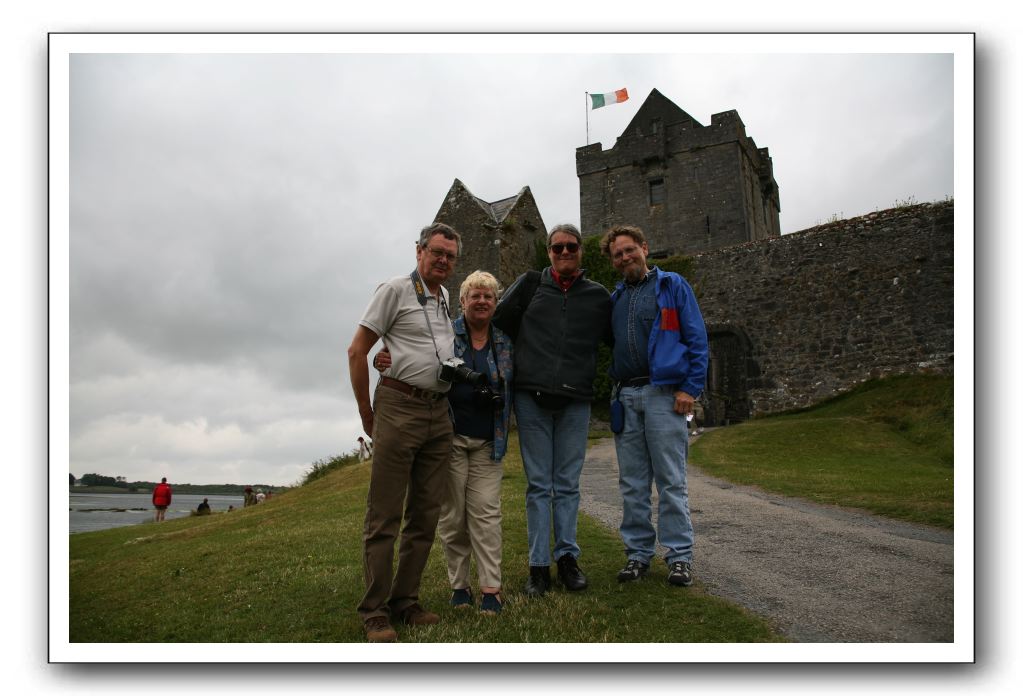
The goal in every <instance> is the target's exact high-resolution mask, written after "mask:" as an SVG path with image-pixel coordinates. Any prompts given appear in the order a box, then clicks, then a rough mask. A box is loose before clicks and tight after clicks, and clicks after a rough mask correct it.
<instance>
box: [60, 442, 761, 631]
mask: <svg viewBox="0 0 1023 696" xmlns="http://www.w3.org/2000/svg"><path fill="white" fill-rule="evenodd" d="M512 440H513V443H512V447H511V451H510V452H509V455H508V457H507V458H506V459H505V480H504V484H503V489H502V490H503V505H504V524H503V528H504V540H505V543H504V580H505V593H504V594H505V602H506V604H505V610H504V612H503V613H502V615H501V616H500V617H496V618H492V617H483V616H480V615H479V612H476V611H464V610H463V611H456V610H454V609H451V608H450V607H449V606H448V605H447V599H448V597H449V589H448V586H447V579H446V573H445V570H444V563H443V557H442V552H441V548H440V545H439V543H438V544H436V545H435V546H434V550H433V553H432V555H431V560H430V564H429V566H428V567H427V570H426V573H425V577H424V581H423V587H422V593H421V599H422V601H423V603H424V604H425V605H426V606H427V607H428V608H430V609H433V610H434V611H437V612H439V613H440V614H441V617H442V622H441V623H440V624H438V625H436V626H429V627H420V628H417V629H415V630H404V629H400V630H399V635H400V639H401V640H402V641H403V642H414V641H419V642H634V643H638V642H763V641H778V640H780V638H779V637H778V636H777V634H775V633H773V632H772V630H771V629H770V627H769V626H768V625H767V623H766V622H764V621H763V620H761V619H760V618H758V617H755V616H753V615H751V614H750V613H748V612H747V611H745V610H744V609H741V608H739V607H736V606H734V605H731V604H729V603H727V602H725V601H723V600H721V599H718V598H715V597H711V596H709V595H707V594H706V593H705V592H704V591H703V590H702V588H701V587H700V586H699V582H697V585H695V586H694V587H691V588H687V589H681V588H674V587H670V586H668V585H667V584H666V582H665V578H666V569H665V568H664V566H663V564H658V565H656V566H655V567H654V568H653V569H652V571H651V576H650V577H649V578H647V579H645V580H644V581H642V582H640V583H635V584H626V585H619V584H618V582H617V581H616V579H615V574H616V572H617V571H618V569H619V567H620V566H621V564H622V563H623V561H624V554H623V553H622V547H621V542H620V541H619V539H618V537H617V534H616V533H614V532H612V531H609V530H607V529H605V528H603V527H601V526H600V525H599V524H597V523H596V522H594V521H593V520H591V519H589V518H587V517H585V516H582V519H580V524H579V541H580V546H581V547H582V549H583V558H582V559H581V564H582V566H583V568H584V570H585V571H586V572H587V574H588V575H589V578H590V582H591V586H590V589H589V590H587V591H586V592H582V593H578V594H571V595H569V594H568V593H567V592H565V591H564V590H562V589H560V587H559V588H558V589H556V590H555V591H554V592H553V593H551V594H549V595H548V596H547V597H544V598H542V599H540V600H532V601H529V600H527V599H526V598H525V597H524V596H523V595H522V594H521V588H522V585H523V584H524V583H525V579H526V572H527V566H528V561H527V548H526V532H525V511H524V499H523V491H524V490H525V479H524V476H523V473H522V463H521V460H520V459H519V455H518V449H517V445H516V443H515V438H512ZM368 472H369V468H368V465H365V464H354V465H352V466H348V467H343V468H341V469H339V470H337V471H333V472H331V473H329V474H327V475H325V476H323V477H322V478H321V479H319V480H316V481H314V482H313V483H310V484H308V485H306V486H303V487H301V488H298V489H294V490H291V491H289V492H287V493H284V494H281V495H276V496H274V497H273V498H272V499H271V500H270V501H269V502H267V503H265V504H262V505H258V506H255V507H250V508H245V509H242V510H237V511H235V512H231V513H220V514H215V515H212V516H209V517H190V518H185V519H179V520H172V521H168V522H164V523H161V524H155V523H147V524H142V525H137V526H134V527H122V528H119V529H110V530H105V531H101V532H91V533H83V534H74V535H72V536H71V538H70V544H71V551H70V559H69V560H70V606H71V611H70V640H71V641H72V642H80V641H84V642H90V641H112V642H117V641H132V642H150V641H152V642H175V641H180V642H260V641H266V642H328V641H333V642H353V641H358V642H361V641H362V640H363V635H362V630H361V624H360V622H359V619H358V616H357V615H356V613H355V606H356V605H357V604H358V601H359V599H360V598H361V595H362V591H363V585H362V567H361V531H362V521H363V515H364V511H365V499H366V488H367V484H368Z"/></svg>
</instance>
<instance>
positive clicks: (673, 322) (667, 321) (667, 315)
mask: <svg viewBox="0 0 1023 696" xmlns="http://www.w3.org/2000/svg"><path fill="white" fill-rule="evenodd" d="M678 330H679V325H678V312H676V311H675V310H674V309H670V308H668V307H664V308H663V309H661V331H678Z"/></svg>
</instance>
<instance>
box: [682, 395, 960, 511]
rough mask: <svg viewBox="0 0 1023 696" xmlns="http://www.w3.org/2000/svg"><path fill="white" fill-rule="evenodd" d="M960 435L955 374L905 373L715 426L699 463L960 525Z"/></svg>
mask: <svg viewBox="0 0 1023 696" xmlns="http://www.w3.org/2000/svg"><path fill="white" fill-rule="evenodd" d="M952 443H953V419H952V379H951V378H949V377H934V376H913V377H896V378H890V379H886V380H880V381H877V382H871V383H867V384H865V385H862V386H861V387H859V388H857V389H856V390H853V391H852V392H849V393H848V394H845V395H843V396H841V397H838V398H837V399H834V400H832V401H829V402H827V403H825V404H823V405H821V406H818V407H815V408H812V409H808V410H805V411H802V412H797V413H790V414H783V415H779V416H773V417H769V418H763V419H757V420H753V421H750V422H748V423H743V424H741V425H738V426H735V427H730V428H723V429H720V430H714V431H710V432H707V433H705V434H704V435H702V436H701V437H700V439H699V441H698V442H697V443H695V444H694V446H693V449H692V452H691V454H690V461H691V462H692V463H693V464H694V465H696V466H699V467H700V468H701V469H703V470H704V471H706V472H707V473H709V474H711V475H713V476H718V477H721V478H724V479H727V480H729V481H733V482H735V483H742V484H748V485H755V486H759V487H761V488H763V489H765V490H768V491H773V492H776V493H781V494H784V495H789V496H796V497H800V498H806V499H808V500H812V501H814V502H818V503H826V504H831V505H842V506H849V507H857V508H862V509H864V510H869V511H871V512H875V513H878V514H881V515H886V516H889V517H893V518H897V519H901V520H907V521H910V522H920V523H924V524H931V525H935V526H939V527H945V528H949V529H951V528H952V526H953V518H954V514H953V495H952V494H953V485H952V484H953V454H952Z"/></svg>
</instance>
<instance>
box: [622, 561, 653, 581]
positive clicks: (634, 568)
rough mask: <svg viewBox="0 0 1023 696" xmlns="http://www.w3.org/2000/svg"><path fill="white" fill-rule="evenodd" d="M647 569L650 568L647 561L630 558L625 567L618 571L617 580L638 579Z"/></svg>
mask: <svg viewBox="0 0 1023 696" xmlns="http://www.w3.org/2000/svg"><path fill="white" fill-rule="evenodd" d="M648 570H650V564H649V563H644V562H643V561H636V560H633V559H631V558H630V559H629V562H628V563H626V564H625V567H624V568H622V569H621V570H619V571H618V582H632V581H633V580H639V579H640V578H641V577H643V576H644V575H646V572H647V571H648Z"/></svg>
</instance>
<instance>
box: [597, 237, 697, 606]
mask: <svg viewBox="0 0 1023 696" xmlns="http://www.w3.org/2000/svg"><path fill="white" fill-rule="evenodd" d="M600 248H601V251H602V252H603V253H605V254H607V255H608V256H609V257H611V263H612V264H613V265H614V267H615V268H616V269H617V270H618V271H619V272H620V273H621V274H622V277H623V281H622V282H621V283H619V284H618V287H617V288H616V289H615V291H614V293H612V295H611V301H612V304H613V309H612V313H611V324H612V328H613V330H614V339H615V340H614V350H613V353H612V361H611V377H612V379H613V380H614V381H615V383H616V384H615V393H614V395H613V396H612V413H613V414H614V411H615V410H616V409H618V410H619V414H618V415H619V416H621V418H620V419H619V418H615V417H612V424H613V425H612V429H615V430H618V428H619V424H618V423H615V421H619V423H620V424H621V425H620V430H619V431H618V432H616V434H615V449H616V451H617V453H618V488H619V490H620V491H621V493H622V524H621V527H620V532H621V536H622V541H623V542H624V543H625V553H626V557H627V560H626V564H625V567H624V568H622V570H621V571H619V573H618V581H619V582H629V581H632V580H637V579H639V578H641V577H643V576H644V575H645V574H646V573H647V571H648V570H649V569H650V561H651V559H652V558H653V556H654V553H655V548H656V542H657V541H658V540H659V541H660V543H661V545H662V546H664V547H665V548H666V549H667V553H666V555H665V559H664V560H665V561H666V562H667V564H668V582H669V583H671V584H672V585H679V586H682V587H688V586H689V585H691V584H693V569H692V562H693V525H692V522H691V521H690V518H689V493H688V489H687V484H686V457H687V455H688V452H689V430H688V427H687V417H688V416H689V415H690V414H692V412H693V404H694V402H695V400H696V398H697V397H698V396H699V395H700V393H701V392H702V391H703V386H704V382H705V381H706V378H707V360H708V348H707V330H706V328H705V327H704V324H703V316H702V315H701V314H700V308H699V306H697V304H696V296H695V295H694V294H693V289H692V287H690V285H689V283H687V282H686V281H685V279H684V278H683V277H682V276H680V275H679V274H677V273H671V272H665V271H662V270H661V269H659V268H657V267H656V266H654V267H653V268H652V269H651V268H650V267H648V266H647V261H646V257H647V254H648V253H649V249H648V248H647V243H646V238H645V236H644V235H643V232H642V231H641V230H640V229H639V228H638V227H633V226H629V225H619V226H616V227H612V228H611V229H610V230H608V231H607V233H606V234H605V235H604V238H603V239H602V240H601V245H600ZM616 401H618V402H620V404H621V406H619V405H618V404H616V403H615V402H616ZM651 483H656V485H657V494H658V498H659V500H658V506H657V530H656V534H655V531H654V525H653V523H652V521H651V505H650V486H651Z"/></svg>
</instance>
